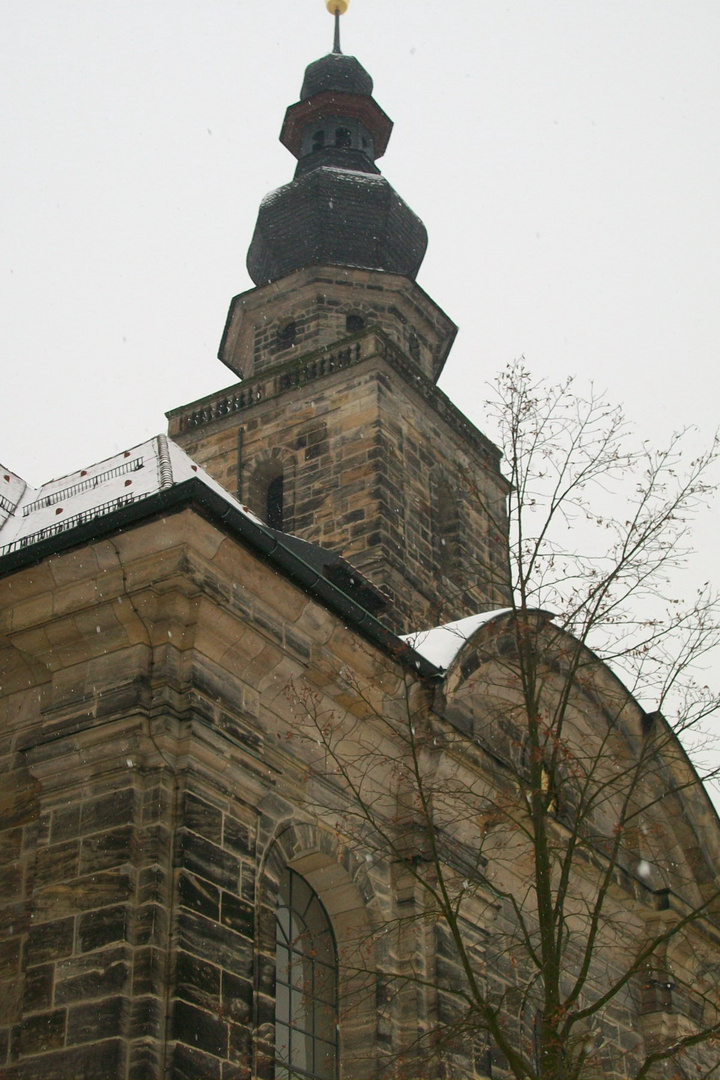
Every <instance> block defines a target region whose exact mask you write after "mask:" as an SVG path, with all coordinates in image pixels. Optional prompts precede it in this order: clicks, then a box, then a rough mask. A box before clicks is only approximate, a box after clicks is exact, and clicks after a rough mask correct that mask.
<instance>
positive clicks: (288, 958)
mask: <svg viewBox="0 0 720 1080" xmlns="http://www.w3.org/2000/svg"><path fill="white" fill-rule="evenodd" d="M337 1020H338V994H337V949H336V947H335V938H334V935H333V932H332V927H331V926H330V922H329V920H328V917H327V914H326V913H325V908H324V907H323V906H322V904H321V903H320V901H319V900H318V897H317V895H316V893H315V892H314V891H313V890H312V889H311V888H310V886H309V885H308V883H307V882H306V881H305V879H304V878H302V877H300V875H299V874H296V873H295V871H294V870H289V869H288V870H286V871H285V872H284V874H283V876H282V879H281V881H280V891H279V896H278V908H277V930H276V945H275V1080H298V1078H300V1077H309V1078H313V1080H332V1078H334V1077H336V1076H337V1075H338V1069H337V1066H338V1052H337Z"/></svg>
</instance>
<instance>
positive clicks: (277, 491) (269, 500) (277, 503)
mask: <svg viewBox="0 0 720 1080" xmlns="http://www.w3.org/2000/svg"><path fill="white" fill-rule="evenodd" d="M284 486H285V483H284V479H283V474H282V473H280V475H279V476H276V477H275V479H274V480H271V481H270V483H269V484H268V486H267V491H266V492H265V521H266V522H267V524H268V525H269V526H270V528H271V529H282V527H283V489H284Z"/></svg>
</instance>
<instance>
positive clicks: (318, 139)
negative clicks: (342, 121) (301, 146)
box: [312, 131, 325, 153]
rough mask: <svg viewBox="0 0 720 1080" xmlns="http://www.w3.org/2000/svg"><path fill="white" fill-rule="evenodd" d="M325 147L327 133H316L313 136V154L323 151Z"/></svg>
mask: <svg viewBox="0 0 720 1080" xmlns="http://www.w3.org/2000/svg"><path fill="white" fill-rule="evenodd" d="M324 145H325V132H324V131H316V132H315V134H314V135H313V141H312V148H313V152H314V153H317V151H318V150H322V148H323V147H324Z"/></svg>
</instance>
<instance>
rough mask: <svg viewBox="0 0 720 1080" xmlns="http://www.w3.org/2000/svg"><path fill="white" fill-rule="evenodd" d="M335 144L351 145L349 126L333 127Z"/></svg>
mask: <svg viewBox="0 0 720 1080" xmlns="http://www.w3.org/2000/svg"><path fill="white" fill-rule="evenodd" d="M335 145H336V146H352V133H351V131H350V128H346V127H339V128H335Z"/></svg>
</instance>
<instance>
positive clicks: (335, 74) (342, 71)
mask: <svg viewBox="0 0 720 1080" xmlns="http://www.w3.org/2000/svg"><path fill="white" fill-rule="evenodd" d="M326 90H341V91H342V92H343V93H345V94H363V95H364V96H366V97H370V95H371V94H372V92H373V81H372V79H371V78H370V76H369V75H368V73H367V71H366V70H365V68H364V67H363V66H362V64H361V63H360V62H359V61H358V60H356V59H355V57H354V56H345V55H344V53H339V52H333V53H328V55H327V56H323V57H322V58H321V59H320V60H316V61H315V62H314V63H313V64H310V65H309V66H308V67H307V68H306V69H305V78H304V80H303V84H302V90H301V91H300V100H301V101H306V100H307V98H310V97H314V95H315V94H322V93H323V92H324V91H326Z"/></svg>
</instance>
